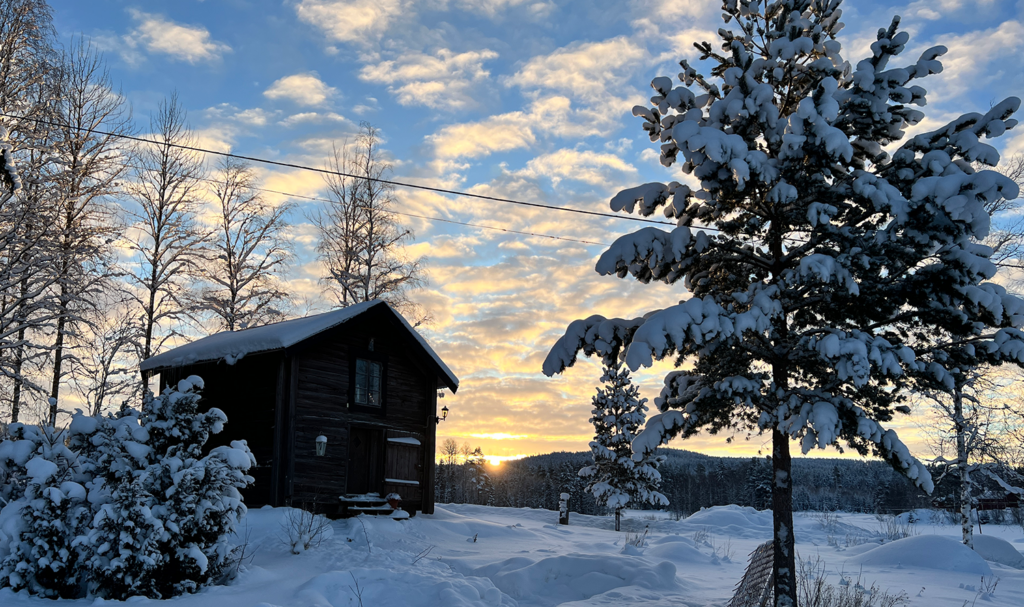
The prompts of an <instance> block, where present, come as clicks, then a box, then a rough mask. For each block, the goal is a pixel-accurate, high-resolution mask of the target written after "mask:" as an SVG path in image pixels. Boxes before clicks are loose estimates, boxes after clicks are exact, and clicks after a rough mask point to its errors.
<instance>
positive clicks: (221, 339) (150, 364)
mask: <svg viewBox="0 0 1024 607" xmlns="http://www.w3.org/2000/svg"><path fill="white" fill-rule="evenodd" d="M377 304H384V305H385V306H386V307H387V308H388V310H390V311H391V312H392V313H393V314H394V315H395V316H396V317H397V318H398V319H399V320H400V321H401V323H402V325H403V326H404V327H405V328H406V329H407V330H408V331H409V332H410V333H411V334H412V336H413V338H414V339H415V340H416V342H417V343H418V344H419V345H420V346H421V347H422V348H423V349H424V350H425V351H426V353H427V355H429V356H430V358H431V359H432V360H433V361H434V362H435V363H436V364H437V366H438V368H439V369H440V370H441V372H442V373H443V374H444V375H445V378H446V379H447V380H448V383H449V384H450V386H451V387H452V392H455V390H457V389H458V387H459V378H458V377H456V376H455V374H454V373H453V372H452V370H451V369H450V368H449V367H448V365H446V364H445V362H444V361H443V360H441V357H440V356H438V355H437V352H435V351H434V349H433V348H432V347H430V344H429V343H427V340H426V339H424V338H423V336H422V335H420V334H419V332H418V331H416V329H415V328H413V326H412V325H410V324H409V321H407V320H406V319H405V317H404V316H402V315H401V314H399V313H398V311H397V310H395V309H394V308H392V307H391V306H390V305H389V304H388V303H387V302H385V301H381V300H373V301H364V302H361V303H358V304H355V305H351V306H348V307H347V308H341V309H339V310H332V311H330V312H324V313H322V314H314V315H313V316H304V317H302V318H293V319H290V320H285V321H281V322H278V323H273V324H269V325H263V326H260V327H253V328H251V329H243V330H241V331H222V332H220V333H215V334H213V335H210V336H207V337H204V338H202V339H197V340H196V341H193V342H191V343H187V344H183V345H181V346H178V347H177V348H174V349H171V350H168V351H167V352H162V353H160V354H157V355H156V356H151V357H150V358H147V359H146V360H144V361H142V364H141V365H139V369H140V370H142V371H151V370H153V369H162V368H167V367H182V366H185V365H192V364H196V363H203V362H212V361H219V360H223V361H225V362H226V363H227V364H229V365H233V364H235V363H236V362H238V361H239V360H241V359H242V358H243V357H245V356H246V355H249V354H259V353H263V352H273V351H275V350H283V349H285V348H289V347H291V346H293V345H295V344H297V343H299V342H301V341H304V340H306V339H309V338H310V337H313V336H314V335H317V334H319V333H323V332H324V331H327V330H330V329H333V328H334V327H337V326H338V325H340V324H342V323H344V322H346V321H348V320H351V319H352V318H355V317H356V316H359V315H360V314H362V313H363V312H365V311H367V310H369V309H370V308H373V307H374V306H376V305H377Z"/></svg>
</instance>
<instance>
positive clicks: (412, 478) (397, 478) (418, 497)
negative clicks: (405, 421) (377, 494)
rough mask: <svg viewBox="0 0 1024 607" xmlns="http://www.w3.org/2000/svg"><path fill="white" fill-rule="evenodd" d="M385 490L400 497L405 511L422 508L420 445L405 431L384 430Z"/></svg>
mask: <svg viewBox="0 0 1024 607" xmlns="http://www.w3.org/2000/svg"><path fill="white" fill-rule="evenodd" d="M386 442H387V444H386V446H385V457H384V490H385V491H387V492H388V493H392V492H394V493H397V494H399V495H400V496H402V504H403V505H402V507H403V509H405V510H410V509H416V510H420V509H422V504H421V503H420V502H421V501H422V500H423V487H422V483H423V442H422V441H421V440H420V438H419V437H417V436H415V435H412V434H410V433H408V432H399V431H396V430H388V431H387V441H386Z"/></svg>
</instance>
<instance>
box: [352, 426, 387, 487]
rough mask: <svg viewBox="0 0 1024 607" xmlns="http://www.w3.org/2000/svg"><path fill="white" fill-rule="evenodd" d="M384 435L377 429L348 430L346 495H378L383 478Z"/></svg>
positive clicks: (355, 427) (354, 428)
mask: <svg viewBox="0 0 1024 607" xmlns="http://www.w3.org/2000/svg"><path fill="white" fill-rule="evenodd" d="M383 443H384V433H383V432H382V431H381V430H380V429H379V428H360V427H359V426H352V427H351V428H350V429H349V440H348V482H347V487H346V489H347V490H346V493H348V494H350V495H352V494H356V495H360V494H366V493H380V491H381V489H382V487H381V480H382V479H383V476H384V474H383V473H384V466H383V459H384V457H383V456H384V445H383Z"/></svg>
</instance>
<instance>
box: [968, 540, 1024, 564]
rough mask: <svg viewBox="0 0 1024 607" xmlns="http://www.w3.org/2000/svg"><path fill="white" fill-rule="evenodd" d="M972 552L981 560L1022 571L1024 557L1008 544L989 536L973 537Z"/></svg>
mask: <svg viewBox="0 0 1024 607" xmlns="http://www.w3.org/2000/svg"><path fill="white" fill-rule="evenodd" d="M974 551H975V552H977V553H978V554H979V555H981V558H983V559H985V560H986V561H991V562H993V563H999V564H1000V565H1006V566H1007V567H1013V568H1014V569H1024V555H1022V554H1021V553H1020V552H1017V549H1016V548H1014V547H1013V544H1011V543H1010V542H1008V541H1006V540H1004V539H1000V538H998V537H993V536H991V535H978V534H975V535H974Z"/></svg>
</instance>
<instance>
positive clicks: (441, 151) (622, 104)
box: [427, 95, 632, 159]
mask: <svg viewBox="0 0 1024 607" xmlns="http://www.w3.org/2000/svg"><path fill="white" fill-rule="evenodd" d="M631 101H632V100H616V102H615V103H609V104H608V105H607V106H603V107H601V108H597V109H595V108H588V107H584V108H573V106H572V102H571V101H570V100H569V98H567V97H562V96H558V95H553V96H550V97H541V98H538V99H537V100H535V101H533V102H531V103H530V105H529V106H528V107H527V110H526V111H515V112H508V113H505V114H497V115H495V116H490V117H488V118H484V119H483V120H480V121H477V122H467V123H462V124H452V125H448V126H445V127H442V128H441V129H440V130H439V131H438V132H436V133H434V134H433V135H430V136H429V137H427V141H428V142H429V143H431V144H432V145H433V146H434V153H435V154H436V156H437V157H438V158H441V159H451V158H476V157H480V156H487V155H489V154H493V153H495V152H507V151H509V150H515V149H519V148H528V147H530V146H532V145H533V144H534V143H535V142H536V141H537V136H538V133H540V134H543V135H552V136H556V137H567V138H575V139H582V138H584V137H590V136H593V135H601V134H607V132H608V131H609V130H610V129H612V128H614V126H615V120H616V119H617V118H618V117H619V116H622V115H625V114H627V113H628V112H629V109H630V108H631V107H632V103H631Z"/></svg>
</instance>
